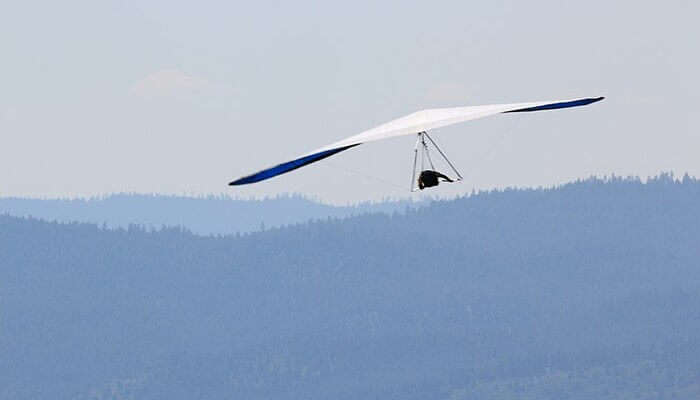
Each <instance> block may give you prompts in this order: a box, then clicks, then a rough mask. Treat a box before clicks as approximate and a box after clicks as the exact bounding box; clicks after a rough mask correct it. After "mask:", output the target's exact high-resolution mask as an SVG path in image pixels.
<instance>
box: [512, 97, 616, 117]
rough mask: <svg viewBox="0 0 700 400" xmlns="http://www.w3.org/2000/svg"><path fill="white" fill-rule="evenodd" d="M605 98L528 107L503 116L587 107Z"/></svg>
mask: <svg viewBox="0 0 700 400" xmlns="http://www.w3.org/2000/svg"><path fill="white" fill-rule="evenodd" d="M604 98H605V97H591V98H587V99H580V100H573V101H563V102H561V103H551V104H545V105H542V106H536V107H528V108H521V109H520V110H512V111H505V112H504V113H503V114H506V113H514V112H529V111H542V110H556V109H557V108H569V107H578V106H585V105H588V104H591V103H595V102H596V101H601V100H603V99H604Z"/></svg>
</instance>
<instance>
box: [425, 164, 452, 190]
mask: <svg viewBox="0 0 700 400" xmlns="http://www.w3.org/2000/svg"><path fill="white" fill-rule="evenodd" d="M440 179H442V181H443V182H450V183H452V182H454V181H453V180H452V179H450V178H449V177H447V176H445V175H444V174H441V173H440V172H437V171H433V170H431V169H426V170H425V171H422V172H421V173H420V176H418V188H419V189H420V190H423V189H425V188H429V187H433V186H437V185H439V184H440Z"/></svg>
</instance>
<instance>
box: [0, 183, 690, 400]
mask: <svg viewBox="0 0 700 400" xmlns="http://www.w3.org/2000/svg"><path fill="white" fill-rule="evenodd" d="M698 200H700V182H698V181H696V180H695V179H692V178H689V177H685V178H684V179H682V180H674V179H672V178H671V177H670V176H669V175H663V176H661V177H658V178H655V179H652V180H649V181H648V182H647V183H642V182H640V181H639V180H636V179H620V178H612V179H607V180H598V179H591V180H586V181H579V182H575V183H571V184H567V185H563V186H561V187H558V188H555V189H526V190H504V191H494V192H489V193H482V194H478V195H474V196H470V197H466V198H461V199H457V200H453V201H443V202H435V203H433V204H431V205H429V206H426V207H422V208H419V209H415V210H409V211H407V212H406V213H404V214H371V215H361V216H357V217H351V218H345V219H329V220H322V221H313V222H308V223H304V224H298V225H295V226H291V227H284V228H275V229H267V230H265V231H264V232H257V233H251V234H246V235H231V236H226V237H202V236H197V235H194V234H192V233H189V232H187V231H184V230H182V229H176V228H167V229H162V230H159V231H151V230H149V229H144V228H140V227H135V226H132V227H129V228H127V229H113V230H104V229H101V228H100V227H98V226H95V225H91V224H80V223H70V224H59V223H47V222H43V221H38V220H36V219H30V218H17V217H11V216H0V354H2V357H0V399H3V400H4V399H13V400H23V399H30V398H31V399H35V398H39V399H44V398H46V399H49V398H50V399H102V398H124V399H141V398H144V399H169V400H178V399H193V398H206V399H219V398H236V399H238V398H240V399H300V398H304V399H329V398H332V399H341V400H342V399H365V398H370V399H408V400H412V399H455V400H462V399H473V398H478V399H499V400H508V399H576V400H578V399H581V400H583V399H604V400H613V399H621V398H634V399H697V398H698V397H699V396H700V385H699V384H698V383H699V382H700V333H699V332H700V311H699V310H700V246H699V245H698V243H699V238H700V206H699V204H700V202H699V201H698Z"/></svg>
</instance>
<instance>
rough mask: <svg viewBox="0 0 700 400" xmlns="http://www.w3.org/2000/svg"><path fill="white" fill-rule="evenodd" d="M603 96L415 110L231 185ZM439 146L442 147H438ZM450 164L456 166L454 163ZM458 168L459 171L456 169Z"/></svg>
mask: <svg viewBox="0 0 700 400" xmlns="http://www.w3.org/2000/svg"><path fill="white" fill-rule="evenodd" d="M603 99H604V97H590V98H582V99H573V100H558V101H539V102H531V103H514V104H493V105H486V106H472V107H454V108H437V109H431V110H423V111H418V112H415V113H413V114H409V115H407V116H405V117H401V118H398V119H395V120H393V121H390V122H387V123H385V124H382V125H379V126H377V127H375V128H372V129H370V130H367V131H364V132H362V133H360V134H358V135H355V136H351V137H349V138H347V139H343V140H341V141H339V142H335V143H332V144H330V145H328V146H325V147H322V148H320V149H317V150H314V151H312V152H310V153H307V154H305V155H303V156H301V157H298V158H295V159H293V160H291V161H287V162H284V163H282V164H278V165H275V166H273V167H270V168H267V169H264V170H262V171H258V172H256V173H254V174H251V175H247V176H244V177H242V178H239V179H236V180H235V181H233V182H230V183H229V185H232V186H233V185H246V184H250V183H255V182H260V181H264V180H266V179H270V178H272V177H275V176H277V175H281V174H284V173H287V172H290V171H293V170H295V169H297V168H301V167H303V166H305V165H309V164H311V163H314V162H316V161H320V160H323V159H324V158H327V157H330V156H332V155H334V154H338V153H340V152H341V151H345V150H348V149H351V148H353V147H355V146H358V145H360V144H362V143H367V142H373V141H375V140H381V139H387V138H391V137H396V136H404V135H416V134H417V135H418V140H419V142H417V143H416V149H417V148H418V144H419V143H420V144H422V146H423V148H424V150H425V151H426V152H427V144H426V142H425V140H424V136H426V137H428V139H430V142H431V143H432V144H433V145H435V146H436V148H437V145H436V144H435V142H434V141H433V140H432V139H431V138H430V137H429V136H427V131H429V130H432V129H437V128H441V127H444V126H448V125H453V124H457V123H460V122H465V121H471V120H475V119H479V118H484V117H488V116H491V115H496V114H506V113H519V112H531V111H543V110H555V109H559V108H570V107H579V106H585V105H588V104H591V103H595V102H597V101H600V100H603ZM437 149H438V150H440V149H439V148H437ZM416 151H417V150H416ZM440 154H441V155H442V156H443V157H444V158H445V160H447V158H446V157H445V156H444V153H443V152H442V151H440ZM416 155H417V153H416ZM447 162H448V163H449V160H447ZM431 164H432V161H431ZM450 166H451V167H452V168H453V169H454V167H453V166H452V164H451V163H450ZM455 172H457V171H456V170H455ZM414 174H415V158H414ZM457 175H458V176H459V173H457ZM459 178H460V179H461V176H459ZM436 179H437V178H436ZM433 186H434V185H433ZM412 189H413V187H412ZM421 189H422V188H421Z"/></svg>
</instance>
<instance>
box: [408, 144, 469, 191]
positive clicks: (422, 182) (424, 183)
mask: <svg viewBox="0 0 700 400" xmlns="http://www.w3.org/2000/svg"><path fill="white" fill-rule="evenodd" d="M426 138H427V139H428V140H429V142H430V143H431V144H432V145H433V146H434V147H435V149H436V150H437V151H438V153H439V154H440V156H442V158H443V159H444V160H445V161H446V162H447V164H448V165H449V166H450V168H452V171H454V173H455V174H456V175H457V180H458V181H459V180H462V175H460V174H459V172H458V171H457V169H456V168H455V167H454V165H452V163H451V162H450V160H449V159H448V158H447V156H445V153H443V152H442V150H441V149H440V147H438V145H437V143H435V141H434V140H433V139H432V138H431V137H430V136H428V133H427V132H419V133H418V140H417V141H416V147H415V149H414V156H413V179H415V176H416V167H417V166H418V165H417V162H418V158H419V157H418V152H419V151H420V169H419V171H420V174H419V175H418V187H417V189H418V190H423V189H425V188H430V187H434V186H437V185H439V184H440V182H450V183H452V182H454V180H452V178H450V177H448V176H447V175H445V174H443V173H442V172H438V171H436V170H435V165H434V164H433V160H432V158H431V157H430V152H429V151H428V142H426V141H425V139H426ZM424 160H427V161H428V163H429V167H430V168H424V167H423V165H424ZM413 179H412V181H413V183H412V184H413V185H415V182H416V181H415V180H413ZM415 189H416V188H415V186H413V187H412V189H411V191H415Z"/></svg>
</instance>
